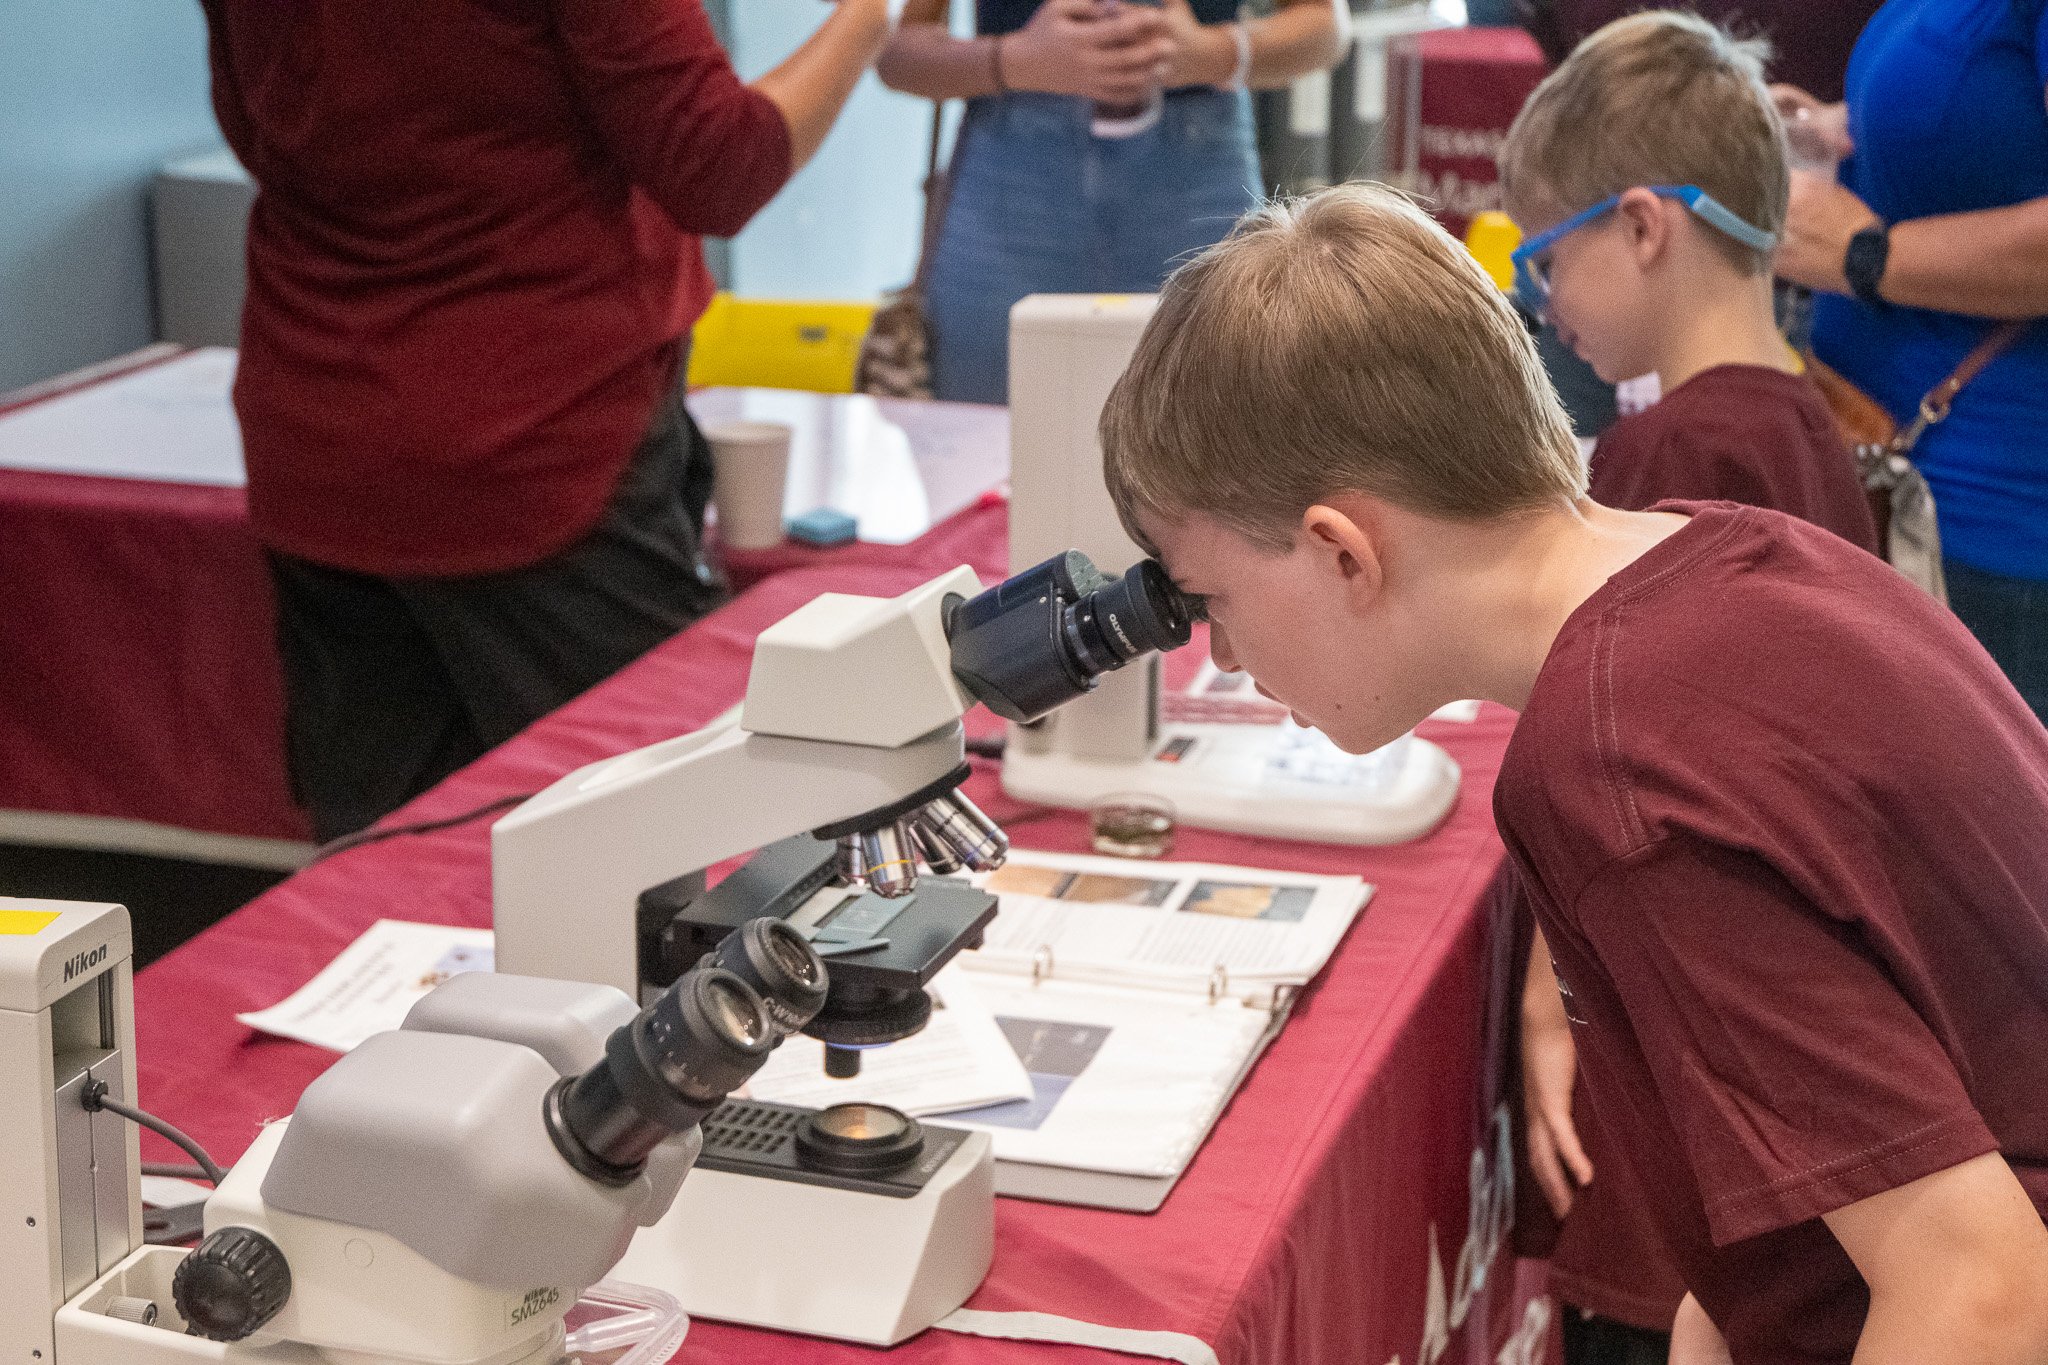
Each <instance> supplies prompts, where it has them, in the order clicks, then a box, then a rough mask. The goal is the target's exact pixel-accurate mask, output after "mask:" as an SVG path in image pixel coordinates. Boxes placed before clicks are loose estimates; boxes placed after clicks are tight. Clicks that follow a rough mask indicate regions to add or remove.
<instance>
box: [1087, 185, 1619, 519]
mask: <svg viewBox="0 0 2048 1365" xmlns="http://www.w3.org/2000/svg"><path fill="white" fill-rule="evenodd" d="M1101 436H1102V459H1103V476H1104V479H1105V481H1106V482H1107V484H1108V486H1109V493H1110V497H1111V498H1112V499H1114V500H1115V503H1116V506H1117V510H1118V512H1119V514H1120V515H1121V516H1122V518H1123V521H1124V525H1125V526H1126V528H1129V529H1131V530H1132V532H1133V535H1134V537H1135V538H1137V539H1138V540H1139V543H1140V544H1143V543H1144V538H1143V537H1142V536H1139V535H1137V532H1136V526H1135V521H1134V517H1135V515H1136V514H1137V513H1139V512H1145V513H1147V514H1150V515H1154V516H1157V517H1160V518H1162V519H1164V520H1167V521H1169V522H1173V521H1179V520H1180V519H1182V518H1183V517H1184V516H1185V515H1186V514H1187V513H1189V512H1203V513H1207V514H1208V515H1210V516H1213V517H1215V518H1216V519H1217V520H1219V521H1221V522H1222V523H1224V524H1225V525H1226V526H1229V527H1231V528H1232V529H1234V530H1236V531H1238V532H1239V533H1240V534H1242V535H1244V536H1245V537H1246V538H1247V539H1249V540H1251V541H1252V542H1253V543H1254V544H1257V545H1260V546H1263V547H1264V548H1266V549H1268V550H1272V551H1276V552H1277V551H1283V550H1285V549H1286V548H1287V547H1288V546H1290V545H1292V544H1293V543H1294V538H1295V535H1296V532H1297V528H1298V527H1299V525H1300V521H1301V516H1302V513H1304V512H1306V511H1307V510H1308V509H1309V508H1310V507H1312V506H1314V505H1315V504H1316V503H1318V502H1322V501H1324V500H1326V499H1328V498H1329V497H1330V496H1331V495H1333V494H1335V493H1339V492H1345V491H1355V492H1362V493H1367V494H1370V495H1373V496H1376V497H1381V498H1385V499H1386V500H1387V501H1389V502H1392V503H1394V504H1396V505H1398V506H1401V507H1404V508H1407V509H1409V510H1412V511H1417V512H1422V513H1425V514H1427V515H1432V516H1437V517H1442V518H1446V519H1450V520H1468V521H1469V520H1478V519H1482V518H1487V517H1493V516H1499V515H1504V514H1508V513H1513V512H1518V511H1526V510H1532V509H1535V508H1538V507H1544V506H1553V505H1558V504H1561V503H1569V502H1572V501H1574V500H1576V499H1577V498H1579V497H1580V496H1581V495H1583V494H1584V492H1585V488H1586V471H1585V463H1584V461H1583V460H1582V459H1581V458H1580V457H1579V450H1578V446H1577V444H1576V442H1574V440H1573V439H1572V429H1571V423H1570V422H1569V421H1568V420H1567V419H1566V417H1565V414H1564V409H1563V408H1562V407H1561V406H1560V405H1559V403H1558V400H1557V394H1556V392H1555V391H1554V390H1553V389H1552V388H1551V386H1550V381H1549V379H1548V378H1547V377H1546V376H1545V374H1544V372H1543V366H1542V363H1541V362H1540V361H1539V360H1538V359H1537V356H1536V348H1535V345H1534V343H1533V341H1532V340H1531V338H1530V336H1529V332H1528V328H1527V327H1526V326H1525V325H1524V324H1523V322H1522V320H1521V317H1520V316H1519V315H1518V314H1517V313H1516V312H1515V311H1514V309H1513V308H1511V307H1510V306H1509V305H1508V303H1507V301H1506V300H1505V299H1504V298H1503V297H1502V295H1501V292H1500V290H1499V289H1497V288H1496V287H1495V286H1494V284H1493V281H1492V280H1490V279H1489V278H1487V276H1486V273H1485V272H1484V271H1483V270H1482V269H1481V268H1480V267H1479V265H1478V263H1477V262H1475V261H1474V260H1473V259H1472V257H1471V255H1470V254H1469V253H1467V252H1466V251H1465V249H1464V248H1463V247H1461V246H1459V245H1458V243H1457V242H1456V241H1454V240H1453V239H1452V238H1451V237H1450V235H1449V234H1448V233H1446V232H1445V231H1444V230H1443V229H1442V228H1441V227H1438V226H1437V225H1436V223H1435V222H1433V221H1431V219H1430V218H1429V217H1428V216H1427V215H1426V214H1424V213H1423V212H1422V211H1421V210H1420V209H1418V208H1417V207H1416V206H1415V205H1414V204H1413V203H1412V202H1410V201H1409V200H1408V199H1407V198H1405V197H1404V196H1402V195H1401V194H1399V193H1398V192H1396V191H1394V190H1391V189H1388V188H1387V187H1386V186H1384V185H1375V184H1369V183H1363V182H1361V183H1354V184H1347V185H1338V186H1334V187H1332V188H1330V189H1327V190H1323V191H1321V192H1319V193H1316V194H1313V195H1310V196H1308V197H1307V198H1303V199H1295V200H1288V201H1283V202H1278V203H1273V204H1269V205H1267V206H1265V207H1263V208H1260V209H1258V210H1255V211H1254V212H1252V213H1250V214H1248V215H1246V216H1245V217H1244V218H1243V219H1242V220H1240V221H1239V222H1238V224H1237V226H1236V227H1235V228H1234V229H1233V230H1232V231H1231V233H1230V235H1229V236H1228V237H1226V238H1224V240H1223V241H1222V242H1220V243H1219V244H1217V245H1216V246H1213V247H1211V248H1210V249H1209V250H1207V251H1205V252H1203V253H1202V254H1201V255H1199V256H1197V257H1196V258H1195V259H1194V260H1192V261H1190V262H1189V263H1188V264H1186V265H1184V266H1182V267H1181V268H1180V269H1178V270H1176V271H1175V272H1174V273H1173V275H1172V276H1171V277H1170V278H1169V279H1168V280H1167V281H1166V285H1165V287H1164V288H1163V289H1162V290H1161V291H1160V295H1159V307H1158V310H1157V312H1155V313H1154V314H1153V317H1152V320H1151V322H1150V323H1149V324H1148V325H1147V326H1146V328H1145V333H1144V336H1143V337H1142V338H1140V340H1139V342H1138V347H1137V351H1136V353H1135V354H1134V355H1133V356H1132V357H1131V363H1130V366H1129V368H1127V369H1126V370H1125V371H1124V374H1123V377H1122V378H1121V379H1120V380H1118V381H1117V385H1116V388H1115V389H1114V390H1112V391H1111V393H1110V396H1109V402H1108V403H1107V405H1105V407H1104V408H1103V412H1102V425H1101Z"/></svg>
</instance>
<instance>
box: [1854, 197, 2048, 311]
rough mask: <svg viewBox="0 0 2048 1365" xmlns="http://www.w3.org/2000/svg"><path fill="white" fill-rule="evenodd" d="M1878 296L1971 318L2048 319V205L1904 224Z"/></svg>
mask: <svg viewBox="0 0 2048 1365" xmlns="http://www.w3.org/2000/svg"><path fill="white" fill-rule="evenodd" d="M1878 293H1879V294H1880V295H1881V296H1882V297H1883V298H1884V299H1885V300H1886V301H1887V302H1889V303H1897V304H1902V305H1904V306H1906V307H1909V308H1932V309H1939V310H1940V311H1942V312H1945V313H1963V314H1967V315H1969V316H1971V317H1983V318H2034V317H2040V316H2042V315H2043V314H2048V198H2042V199H2031V200H2028V201H2027V202H2026V203H2024V204H2014V205H2012V206H2010V207H2008V208H1999V209H1981V210H1978V211H1977V212H1974V213H1949V214H1943V215H1941V216H1940V217H1937V218H1915V219H1911V220H1909V221H1907V222H1903V223H1899V224H1898V225H1896V226H1895V227H1893V228H1892V230H1891V251H1890V255H1889V256H1888V257H1887V259H1886V262H1885V269H1884V278H1883V279H1882V280H1881V281H1880V282H1879V285H1878Z"/></svg>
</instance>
